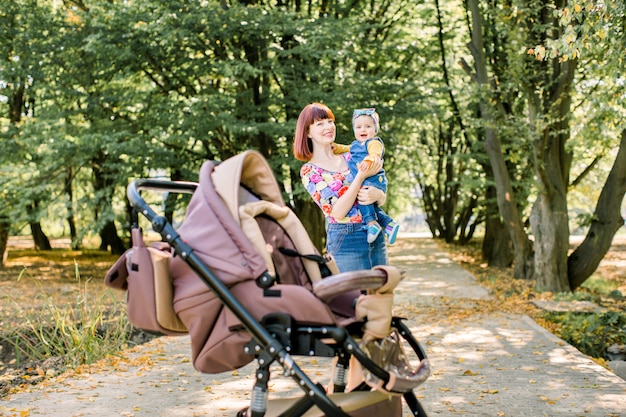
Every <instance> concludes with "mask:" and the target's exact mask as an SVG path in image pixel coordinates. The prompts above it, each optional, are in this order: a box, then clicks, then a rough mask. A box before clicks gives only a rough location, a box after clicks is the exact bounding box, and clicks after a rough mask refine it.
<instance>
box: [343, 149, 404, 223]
mask: <svg viewBox="0 0 626 417" xmlns="http://www.w3.org/2000/svg"><path fill="white" fill-rule="evenodd" d="M372 140H377V141H379V142H380V143H381V144H383V155H381V157H382V156H384V155H385V151H384V149H385V145H384V143H383V141H382V139H381V138H379V137H375V138H372V139H368V140H366V141H365V142H359V141H358V140H354V141H353V142H352V143H351V144H350V154H351V155H352V156H351V158H350V160H349V161H348V167H349V168H350V172H351V173H352V176H353V177H355V176H356V174H357V172H358V171H359V169H358V168H357V166H358V165H359V164H360V163H361V162H362V161H363V159H364V158H365V157H366V156H367V145H368V144H369V143H370V141H372ZM363 186H364V187H365V186H370V187H376V188H378V189H379V190H382V191H383V192H385V193H386V192H387V176H386V175H385V170H384V169H382V168H381V170H380V171H379V172H378V173H377V174H376V175H372V176H371V177H369V178H366V179H365V181H363ZM359 210H360V211H361V216H362V217H363V223H365V224H367V223H369V222H371V221H372V220H376V221H378V223H379V224H380V225H381V226H382V228H383V229H384V228H385V227H386V226H387V225H388V224H389V223H390V222H391V221H393V219H392V218H391V217H389V216H388V215H387V213H385V211H384V210H383V209H382V208H380V207H378V204H367V205H365V204H359Z"/></svg>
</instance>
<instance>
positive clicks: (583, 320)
mask: <svg viewBox="0 0 626 417" xmlns="http://www.w3.org/2000/svg"><path fill="white" fill-rule="evenodd" d="M546 319H547V320H549V321H551V322H554V323H556V324H558V325H559V327H558V336H559V337H560V338H562V339H563V340H565V341H566V342H568V343H569V344H571V345H573V346H576V348H577V349H578V350H580V351H581V352H583V353H584V354H586V355H589V356H591V357H593V358H605V359H607V358H608V357H607V352H606V349H607V348H608V347H609V346H611V345H612V344H614V343H617V344H620V345H623V344H624V343H626V314H625V313H623V312H618V311H609V312H606V313H549V314H546Z"/></svg>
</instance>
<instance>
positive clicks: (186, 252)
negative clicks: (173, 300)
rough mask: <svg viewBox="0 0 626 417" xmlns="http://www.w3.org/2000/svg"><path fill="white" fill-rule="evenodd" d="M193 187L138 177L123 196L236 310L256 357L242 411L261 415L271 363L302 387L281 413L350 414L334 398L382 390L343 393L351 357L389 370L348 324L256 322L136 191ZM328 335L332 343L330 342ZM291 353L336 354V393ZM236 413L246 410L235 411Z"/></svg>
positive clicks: (410, 399) (272, 318)
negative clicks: (247, 399)
mask: <svg viewBox="0 0 626 417" xmlns="http://www.w3.org/2000/svg"><path fill="white" fill-rule="evenodd" d="M197 186H198V183H195V182H183V181H164V180H152V179H139V180H134V181H132V182H131V183H130V184H129V185H128V188H127V196H128V199H129V201H130V203H131V205H132V207H133V222H134V223H135V225H138V213H141V215H143V216H144V217H145V218H146V219H147V220H148V221H149V222H150V223H151V226H152V228H153V230H154V231H155V232H157V233H159V234H160V235H161V237H162V239H163V241H165V242H167V243H168V244H169V245H170V246H171V248H172V250H173V252H174V256H178V257H180V258H181V259H182V260H184V262H185V263H187V264H188V265H189V266H190V267H191V268H192V269H193V270H194V271H195V273H196V274H197V275H198V277H199V278H200V279H201V280H202V281H203V282H204V283H205V284H206V285H207V286H208V287H209V289H210V290H211V291H212V292H214V293H215V295H216V296H217V297H218V298H219V299H220V300H221V302H222V303H223V304H224V305H225V306H226V307H227V308H228V309H229V310H230V311H231V312H232V313H233V314H235V316H236V317H237V318H238V319H239V320H240V322H241V324H242V325H243V327H244V328H245V330H246V331H247V332H248V333H249V334H250V336H251V341H250V342H249V343H248V345H246V347H245V351H246V353H249V354H251V355H253V357H254V358H255V359H256V360H257V363H258V369H257V371H256V374H255V375H256V382H255V384H254V387H253V389H252V394H251V403H250V407H249V409H248V410H247V413H248V414H247V415H251V416H253V417H262V416H264V415H265V413H266V411H267V401H268V400H267V397H268V382H269V377H270V371H269V368H270V366H271V365H272V364H275V363H277V364H279V365H280V366H281V367H282V369H283V371H284V375H285V376H289V377H291V378H292V379H293V380H294V381H295V382H296V384H297V385H298V386H300V387H301V389H302V390H303V391H304V396H303V397H301V398H300V399H298V400H296V401H295V402H292V403H291V404H290V405H288V406H287V407H286V408H283V409H282V410H280V414H279V415H280V416H284V417H287V416H291V417H296V416H302V415H303V414H305V413H306V412H307V411H309V410H310V409H311V408H312V407H314V406H317V407H318V408H319V409H320V410H321V411H322V412H323V413H324V415H326V416H330V417H348V416H349V415H350V414H348V413H347V412H346V411H344V410H343V409H342V408H341V407H339V406H338V405H337V404H336V403H335V401H334V399H335V398H337V397H340V396H342V395H349V394H350V393H354V392H367V395H375V394H379V395H387V394H384V393H381V392H369V391H370V387H369V386H367V385H366V384H365V383H361V385H360V386H358V387H357V388H355V389H353V390H352V391H350V392H348V393H345V392H344V391H345V381H343V372H345V369H346V368H347V366H348V362H349V359H350V357H351V356H353V357H354V358H355V359H357V360H358V361H359V362H360V363H361V365H362V366H363V367H364V368H367V369H368V370H369V371H370V372H371V373H372V374H373V375H375V376H376V377H378V378H380V379H381V380H382V381H384V383H385V384H386V383H387V382H388V381H389V379H390V374H389V373H388V372H387V371H386V370H384V369H383V368H382V367H380V366H378V365H377V364H376V363H375V362H373V361H372V360H371V359H370V358H369V357H368V356H367V354H366V353H365V352H364V351H363V350H362V349H361V348H360V347H359V344H358V343H357V341H356V340H355V339H354V338H353V337H352V336H351V335H350V333H349V332H348V329H347V328H344V327H341V326H325V325H324V326H301V325H299V324H298V323H295V322H294V321H293V320H292V319H291V317H290V316H289V315H288V314H284V313H271V314H268V315H266V316H265V317H264V318H263V319H262V320H261V321H258V320H257V319H255V317H254V316H253V315H252V314H251V313H250V312H249V311H248V310H247V309H246V308H245V306H244V305H242V303H241V302H240V301H239V300H238V299H237V298H236V297H235V296H234V295H233V293H232V292H231V291H230V290H229V288H228V287H227V286H226V285H225V284H224V283H223V282H222V281H221V280H220V279H219V278H218V277H217V276H216V275H215V274H214V273H213V271H212V270H211V269H210V268H209V267H208V266H207V265H206V264H205V263H204V262H203V261H202V259H200V257H199V256H197V254H196V253H195V252H194V248H192V247H191V246H190V245H188V244H187V243H186V242H185V241H184V240H183V238H182V237H181V236H180V235H179V234H178V232H177V231H176V230H175V228H174V226H173V225H172V224H171V223H170V222H169V221H168V220H167V219H166V218H165V217H164V216H163V215H160V214H157V212H156V211H155V210H154V209H153V208H152V207H151V206H150V205H149V204H148V203H147V202H146V201H145V200H144V199H143V198H142V196H141V194H140V192H141V191H144V190H146V191H147V190H151V191H159V192H167V193H177V194H193V193H194V191H195V190H196V188H197ZM376 272H380V271H373V272H372V274H373V275H374V276H376V277H377V276H378V275H377V274H376ZM380 278H381V281H380V285H382V284H384V279H385V278H384V277H380ZM264 279H265V278H263V279H261V278H260V279H258V280H257V281H258V283H259V285H263V286H267V288H271V285H272V284H273V283H272V282H267V281H264ZM403 320H404V319H402V318H399V317H393V318H392V327H393V328H395V329H397V330H398V333H399V334H400V336H401V337H402V338H403V339H404V340H405V341H406V342H407V343H408V344H409V346H410V347H411V348H412V349H413V351H414V352H415V354H416V356H417V357H418V359H419V360H420V361H421V360H424V359H426V353H425V351H424V349H423V348H422V347H421V345H420V344H419V342H418V341H417V340H416V339H415V338H414V337H413V335H412V334H411V332H410V330H409V329H408V327H407V326H406V325H405V324H404V322H403ZM329 340H332V341H333V342H332V343H329ZM294 356H322V357H337V358H338V362H337V365H336V369H335V375H336V378H335V381H334V387H333V388H334V390H333V391H334V392H335V393H337V394H327V393H326V390H325V389H324V387H323V386H321V385H320V384H318V383H315V382H313V381H312V380H311V379H310V378H309V377H308V376H307V375H306V373H305V372H304V371H303V370H302V369H301V367H300V366H299V365H298V364H297V362H296V360H295V359H294ZM402 397H403V398H404V400H405V402H406V403H407V405H408V406H409V408H410V409H411V412H412V415H414V416H419V417H426V412H425V411H424V409H423V408H422V406H421V404H420V402H419V401H418V399H417V397H416V395H415V393H414V392H413V391H412V390H410V391H408V392H405V393H403V394H402ZM238 415H245V414H242V412H241V411H240V413H239V414H238Z"/></svg>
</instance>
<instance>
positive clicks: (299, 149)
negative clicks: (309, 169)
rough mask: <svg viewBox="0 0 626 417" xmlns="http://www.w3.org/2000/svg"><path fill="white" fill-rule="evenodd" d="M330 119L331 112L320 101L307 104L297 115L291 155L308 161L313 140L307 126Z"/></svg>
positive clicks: (331, 117) (332, 116) (331, 116)
mask: <svg viewBox="0 0 626 417" xmlns="http://www.w3.org/2000/svg"><path fill="white" fill-rule="evenodd" d="M326 119H332V121H333V122H334V121H335V115H334V114H333V112H332V111H331V110H330V109H329V108H328V107H327V106H326V105H324V104H322V103H311V104H307V105H306V106H305V107H304V109H302V111H301V112H300V116H298V123H297V124H296V136H295V137H294V140H293V156H295V157H296V159H297V160H299V161H304V162H306V161H308V160H310V159H311V157H312V156H313V142H312V141H311V139H309V127H310V126H311V125H312V124H313V123H315V122H316V121H318V120H326Z"/></svg>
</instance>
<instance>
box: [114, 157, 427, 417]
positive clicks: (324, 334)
mask: <svg viewBox="0 0 626 417" xmlns="http://www.w3.org/2000/svg"><path fill="white" fill-rule="evenodd" d="M145 190H157V191H161V192H168V193H192V196H191V200H190V201H189V205H188V207H187V209H186V214H185V218H184V221H183V223H182V224H181V225H180V226H179V227H178V228H176V229H174V227H173V226H172V224H171V222H169V221H168V220H166V219H165V217H163V216H161V215H158V214H157V213H156V212H155V211H154V209H153V208H152V207H151V206H150V205H149V204H148V203H147V202H146V201H145V200H144V199H143V198H142V196H141V194H140V192H141V191H145ZM127 194H128V197H129V200H130V201H131V204H132V206H133V212H134V213H141V214H142V215H143V216H145V217H146V218H147V219H148V220H149V221H150V222H151V224H152V228H153V229H154V230H155V231H157V232H158V233H160V235H161V236H162V238H163V241H164V242H160V243H159V251H160V252H161V253H163V252H165V253H169V254H170V255H171V256H170V258H169V265H168V270H169V273H170V276H169V279H171V288H172V296H171V306H169V307H170V310H171V307H172V306H173V311H174V312H175V313H174V314H175V315H176V320H178V321H179V322H180V323H182V326H183V329H184V330H183V331H181V332H180V333H177V332H174V333H171V332H168V333H167V334H183V333H185V332H188V333H189V335H190V336H191V345H192V346H191V356H192V361H193V366H194V368H196V369H197V370H199V371H201V372H204V373H219V372H225V371H232V370H234V369H238V368H241V367H242V366H244V365H246V364H248V363H249V362H251V361H253V360H256V361H257V364H258V369H257V371H256V373H255V377H256V381H255V383H254V386H253V387H252V395H251V403H250V406H249V407H247V408H246V409H245V410H242V411H240V413H239V414H238V415H239V416H246V417H249V416H252V417H262V416H307V417H313V416H322V415H327V416H347V415H350V416H371V417H374V416H376V417H377V416H398V417H399V416H401V413H402V401H401V400H402V398H404V400H405V401H406V403H407V405H408V406H409V407H410V409H411V411H412V414H413V415H415V416H426V413H425V412H424V410H423V409H422V407H421V405H420V404H419V402H418V400H417V398H416V396H415V394H414V393H413V388H414V387H416V386H417V385H419V384H421V383H423V382H424V381H425V380H426V379H427V378H428V376H429V373H430V369H429V364H428V360H427V357H426V354H425V352H424V350H423V348H422V347H421V345H420V344H419V343H418V342H417V340H416V339H415V338H414V337H413V335H412V334H411V332H410V331H409V329H408V327H407V326H406V325H405V324H404V322H403V320H402V319H401V318H398V317H393V316H392V314H391V310H392V305H393V290H394V288H395V287H396V285H397V284H398V283H399V282H400V280H401V279H402V277H403V273H402V271H400V270H399V269H398V268H395V267H393V266H380V267H375V268H373V269H372V270H367V271H350V272H342V273H340V272H339V271H338V270H337V268H336V265H335V263H334V260H332V258H330V257H328V256H322V255H320V253H319V252H318V251H317V249H316V248H315V246H314V245H313V243H312V241H311V240H310V238H309V236H308V233H307V232H306V230H305V229H304V227H303V226H302V224H301V223H300V221H299V219H297V217H296V216H295V214H294V213H293V212H292V211H291V209H289V208H288V207H287V206H286V205H285V203H284V201H283V198H282V193H281V191H280V188H279V186H278V183H277V182H276V179H275V177H274V175H273V173H272V171H271V168H270V167H269V164H268V163H267V161H266V160H265V159H264V158H263V156H262V155H261V154H260V153H258V152H256V151H246V152H244V153H242V154H239V155H236V156H234V157H232V158H230V159H228V160H226V161H223V162H220V163H214V162H212V161H207V162H205V163H204V164H203V165H202V168H201V169H200V174H199V181H198V183H197V184H196V183H179V182H171V181H156V180H136V181H133V182H132V183H131V184H130V185H129V187H128V193H127ZM135 223H138V222H135ZM136 229H138V225H137V224H135V225H134V230H136ZM136 235H137V233H135V232H134V234H133V238H134V239H135V236H136ZM133 243H134V248H133V249H131V250H129V253H127V254H126V255H125V259H126V261H125V262H124V261H121V262H118V263H117V264H116V265H115V267H114V268H112V271H110V273H109V274H107V278H105V282H107V283H108V285H111V286H115V287H116V288H121V289H126V288H128V291H129V297H128V300H129V307H128V308H129V313H130V311H131V308H132V306H131V305H130V304H131V300H132V299H133V297H131V292H132V280H133V279H135V280H139V279H141V278H142V277H141V274H137V272H138V269H140V268H138V267H137V266H136V264H134V263H133V261H132V259H133V252H137V247H135V242H133ZM141 243H143V242H141ZM164 243H166V247H165V248H164V247H163V244H164ZM168 250H169V252H168ZM124 268H125V269H124ZM141 269H143V271H144V274H145V272H146V271H147V270H148V269H149V268H141ZM133 271H134V272H135V276H133ZM113 276H115V278H112V277H113ZM120 276H121V277H123V279H118V278H117V277H120ZM125 280H127V281H128V285H126V284H125V282H126V281H125ZM112 283H114V285H113V284H112ZM135 287H136V286H135ZM152 304H155V303H154V301H152ZM137 310H138V309H137V308H136V307H135V308H134V311H137ZM146 314H147V313H146ZM129 318H131V322H133V319H132V317H130V314H129ZM403 344H404V345H408V346H409V347H410V352H411V353H412V354H413V355H414V356H416V357H417V360H414V361H413V362H414V363H413V364H411V363H410V361H409V359H408V356H407V355H406V352H405V350H404V348H403ZM301 355H302V356H320V357H328V358H333V362H334V363H333V369H331V370H329V377H331V375H330V374H331V373H332V377H331V383H330V384H329V386H328V387H326V388H325V387H324V386H322V384H320V383H317V382H313V381H312V380H311V379H310V378H309V377H308V376H307V375H306V374H305V373H304V372H303V371H302V369H301V368H300V366H299V365H298V364H297V360H296V358H297V357H298V356H301ZM273 364H279V365H280V366H281V367H282V368H283V370H284V374H285V375H286V376H288V377H291V378H292V379H293V380H294V381H295V382H296V384H297V385H298V386H299V387H301V389H302V391H303V396H302V397H298V398H295V399H282V398H270V399H269V401H268V397H270V395H269V390H268V381H269V379H270V366H271V365H273Z"/></svg>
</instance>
